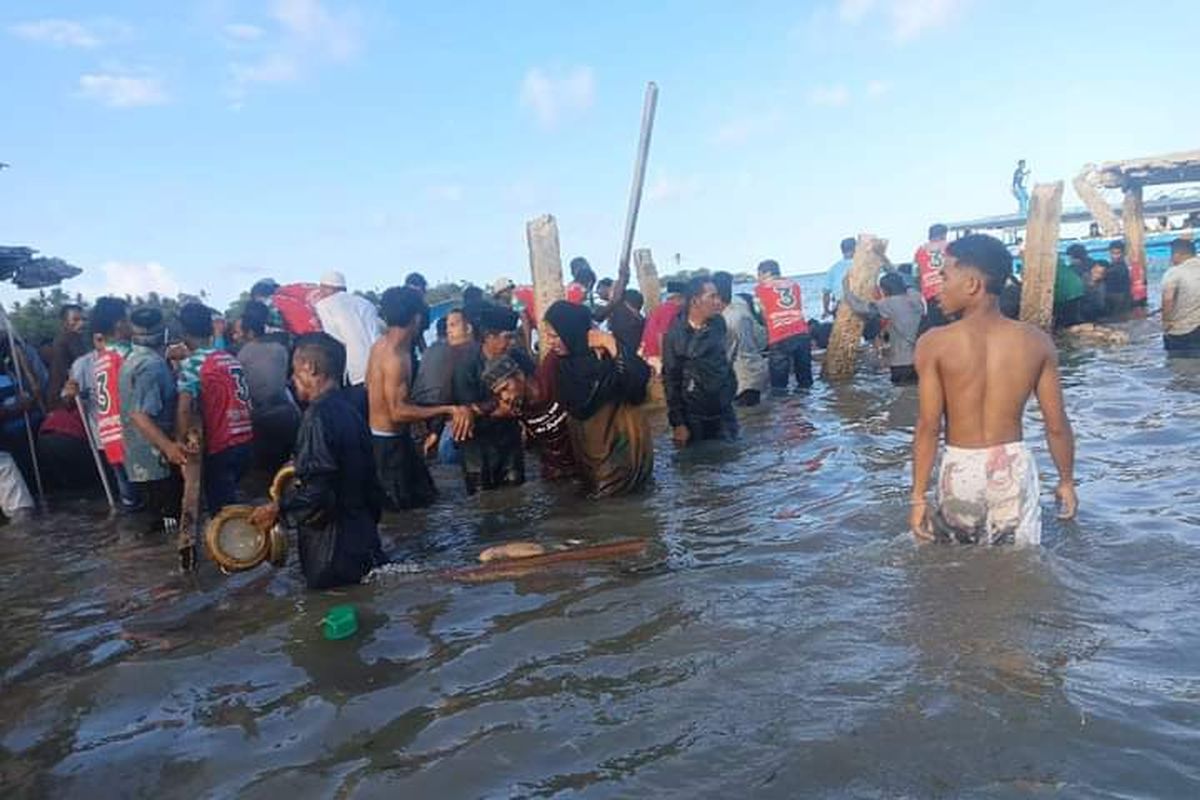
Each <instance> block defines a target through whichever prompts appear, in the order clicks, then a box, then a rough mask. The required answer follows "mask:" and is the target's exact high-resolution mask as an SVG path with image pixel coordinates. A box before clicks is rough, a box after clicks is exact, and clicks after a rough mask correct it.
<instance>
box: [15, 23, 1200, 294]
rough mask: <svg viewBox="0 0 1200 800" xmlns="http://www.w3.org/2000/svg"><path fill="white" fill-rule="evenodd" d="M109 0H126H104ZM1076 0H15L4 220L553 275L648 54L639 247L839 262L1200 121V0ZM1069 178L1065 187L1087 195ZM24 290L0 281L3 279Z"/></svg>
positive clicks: (328, 262)
mask: <svg viewBox="0 0 1200 800" xmlns="http://www.w3.org/2000/svg"><path fill="white" fill-rule="evenodd" d="M101 5H103V8H102V9H101ZM1131 13H1132V12H1131V11H1130V10H1129V8H1128V7H1122V6H1120V4H1115V3H1113V4H1110V3H1096V2H1076V1H1075V0H1056V1H1055V2H1053V3H1036V4H1035V3H1012V2H993V1H991V0H829V1H828V2H824V3H816V4H804V3H795V2H792V3H770V2H746V3H729V2H665V3H651V2H605V3H599V2H595V3H593V2H586V3H585V2H577V3H562V2H554V3H550V2H547V3H533V2H529V3H522V2H513V3H483V2H478V3H475V2H471V3H467V2H460V3H454V4H436V3H419V4H418V3H404V4H402V3H394V2H383V0H345V1H344V2H343V1H342V0H175V1H174V2H170V3H162V2H149V1H144V2H134V1H133V0H129V1H127V2H108V3H104V4H99V3H95V2H79V1H76V2H51V1H46V2H37V3H5V4H3V6H0V43H2V46H0V101H2V103H3V106H2V107H3V108H4V120H3V123H2V124H0V161H4V162H9V163H11V165H12V166H11V168H10V169H7V170H4V171H0V243H3V244H26V245H29V246H33V247H36V248H39V249H40V250H42V251H43V252H44V253H45V254H48V255H57V256H61V257H63V258H66V259H68V260H69V261H71V262H73V263H75V264H77V265H79V266H81V267H83V268H84V270H85V273H84V275H82V276H81V277H80V278H77V279H75V280H73V281H70V282H68V284H67V288H68V289H70V290H72V291H74V290H79V291H83V292H84V293H86V294H89V295H94V294H97V293H99V292H102V291H106V290H108V291H118V292H126V291H139V290H140V291H145V290H149V289H158V290H160V291H166V292H174V291H180V290H182V291H187V292H195V291H197V290H198V289H200V288H206V289H208V291H209V294H210V296H211V297H212V298H213V300H214V304H217V305H221V304H223V303H224V302H226V301H228V300H230V299H232V298H233V297H235V296H236V295H237V293H238V292H239V291H241V290H242V289H244V288H247V287H248V286H249V285H250V284H251V283H252V282H253V281H254V280H256V279H257V278H259V277H263V276H267V275H270V276H273V277H275V278H277V279H279V280H280V281H283V282H287V281H292V280H313V279H315V278H316V277H317V276H318V275H319V274H320V273H321V272H322V271H324V270H325V269H330V268H337V269H341V270H343V271H344V272H345V273H346V274H347V276H348V278H349V280H350V283H351V288H372V287H386V286H388V285H391V284H394V283H399V282H400V281H401V280H402V279H403V276H404V275H405V274H406V273H407V272H409V271H411V270H420V271H422V272H424V273H425V274H426V275H427V276H428V277H429V278H430V279H431V280H439V279H443V278H447V279H466V280H471V281H475V282H477V283H482V282H484V281H490V280H491V279H493V278H495V277H497V276H499V275H506V276H509V277H512V278H514V279H516V280H518V281H522V282H523V281H527V280H528V271H529V270H528V256H527V251H526V247H525V240H524V230H525V229H524V223H525V221H526V220H528V219H530V218H532V217H534V216H536V215H538V214H541V213H547V212H549V213H553V214H554V215H555V216H556V217H557V218H558V220H559V229H560V233H561V237H562V247H563V255H564V260H565V259H567V258H569V257H571V256H573V255H578V254H582V255H586V256H587V257H588V258H589V259H590V260H591V261H592V263H593V265H595V266H597V268H598V271H599V272H600V274H601V275H604V274H611V273H612V272H614V270H615V267H614V266H613V265H614V264H615V260H616V256H617V252H618V250H619V247H620V237H621V232H622V226H623V219H624V211H625V205H626V201H627V195H628V187H629V179H630V173H631V167H632V159H633V154H634V148H635V145H636V139H637V127H638V122H639V116H640V111H641V102H642V93H643V90H644V86H645V83H646V81H648V80H654V81H656V82H658V84H659V86H660V87H661V96H660V100H659V112H658V121H657V126H656V129H655V135H654V142H653V147H652V150H651V156H650V168H649V173H648V176H647V190H646V197H645V200H644V203H643V208H642V215H641V221H640V225H639V230H638V237H637V244H638V246H647V247H650V248H652V249H653V251H654V254H655V257H656V260H657V261H658V263H659V264H660V268H662V269H669V268H670V267H671V261H672V254H674V253H679V254H680V255H681V263H682V265H683V266H685V267H691V268H695V267H702V266H703V267H709V268H712V269H731V270H744V269H749V268H751V267H752V266H753V265H754V264H755V263H757V261H758V260H760V259H762V258H766V257H774V258H777V259H778V260H779V261H780V262H781V263H782V264H783V265H784V268H785V269H786V270H788V271H790V272H794V273H804V272H814V271H819V270H821V269H824V268H825V267H826V266H828V264H829V263H830V262H831V261H833V260H834V259H835V258H836V255H837V253H836V250H837V242H838V240H839V239H840V238H841V237H843V236H844V235H853V234H855V233H858V232H860V231H870V232H873V233H876V234H878V235H881V236H884V237H886V238H888V239H889V240H890V241H891V247H890V250H889V252H890V253H891V255H892V257H893V258H894V259H896V260H905V259H907V258H908V257H909V256H910V255H911V253H912V250H913V248H914V247H915V246H916V245H917V244H918V243H919V242H920V241H921V240H922V239H923V234H924V231H925V228H926V227H927V226H928V225H929V224H930V223H931V222H933V221H938V220H952V219H956V218H957V219H962V218H969V217H973V216H980V215H986V214H994V213H1006V212H1008V211H1010V210H1012V208H1013V206H1014V202H1013V201H1012V199H1011V197H1010V196H1009V194H1008V181H1009V176H1010V174H1011V171H1012V168H1013V164H1014V162H1015V160H1016V158H1018V157H1022V156H1023V157H1025V158H1027V159H1028V160H1029V163H1030V166H1031V168H1032V170H1033V179H1034V180H1035V181H1037V180H1052V179H1058V178H1066V179H1068V180H1069V179H1070V177H1072V176H1073V175H1074V174H1075V173H1076V172H1077V171H1078V170H1079V168H1080V167H1081V166H1082V165H1083V164H1084V163H1086V162H1089V161H1102V160H1110V159H1120V158H1131V157H1137V156H1143V155H1152V154H1155V153H1160V152H1169V151H1174V150H1182V149H1191V148H1194V147H1196V146H1197V145H1198V144H1200V104H1197V103H1195V102H1194V101H1193V99H1192V93H1193V89H1192V84H1193V83H1194V81H1193V80H1192V79H1193V77H1194V74H1195V69H1194V67H1195V55H1194V54H1195V48H1196V44H1195V41H1196V38H1195V37H1196V34H1197V30H1200V6H1198V5H1197V4H1196V3H1194V2H1172V1H1170V0H1168V1H1167V2H1159V3H1156V4H1154V6H1153V16H1154V20H1152V21H1146V24H1145V25H1139V26H1138V28H1137V29H1136V30H1135V29H1134V26H1133V25H1132V24H1131V23H1132V22H1133V21H1134V20H1133V19H1132V18H1131ZM1074 202H1075V200H1074V197H1073V195H1071V194H1070V193H1069V190H1068V198H1067V203H1068V204H1074ZM14 296H17V293H16V291H15V290H12V289H5V290H3V291H0V300H5V301H7V300H10V299H12V298H13V297H14Z"/></svg>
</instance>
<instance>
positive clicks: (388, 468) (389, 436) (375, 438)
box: [371, 425, 437, 511]
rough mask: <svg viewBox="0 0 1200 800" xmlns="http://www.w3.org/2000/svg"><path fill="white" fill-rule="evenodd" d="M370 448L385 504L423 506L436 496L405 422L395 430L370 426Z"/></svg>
mask: <svg viewBox="0 0 1200 800" xmlns="http://www.w3.org/2000/svg"><path fill="white" fill-rule="evenodd" d="M371 452H372V454H373V455H374V461H375V476H376V477H377V478H378V479H379V484H380V486H381V487H382V489H383V495H384V507H385V508H387V509H388V510H390V511H402V510H406V509H410V508H424V507H425V506H427V505H429V504H430V503H432V502H433V501H434V500H435V499H437V489H436V487H434V485H433V478H432V477H431V476H430V474H429V467H428V466H426V464H425V459H424V457H423V456H422V455H421V452H420V450H418V448H417V445H416V442H414V441H413V437H412V431H411V430H410V427H409V426H408V425H403V426H401V427H400V430H398V431H396V432H394V433H381V432H379V431H375V430H372V431H371Z"/></svg>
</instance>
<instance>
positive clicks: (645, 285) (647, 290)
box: [633, 248, 662, 316]
mask: <svg viewBox="0 0 1200 800" xmlns="http://www.w3.org/2000/svg"><path fill="white" fill-rule="evenodd" d="M633 263H634V266H635V267H636V268H637V279H638V286H640V287H641V289H642V298H643V299H644V301H645V303H644V305H643V306H642V313H643V314H645V315H646V316H649V315H650V312H651V311H653V310H654V309H656V308H658V305H659V303H661V302H662V283H660V282H659V280H658V268H657V267H655V266H654V258H653V257H652V256H651V255H650V250H649V249H648V248H641V249H639V250H634V251H633Z"/></svg>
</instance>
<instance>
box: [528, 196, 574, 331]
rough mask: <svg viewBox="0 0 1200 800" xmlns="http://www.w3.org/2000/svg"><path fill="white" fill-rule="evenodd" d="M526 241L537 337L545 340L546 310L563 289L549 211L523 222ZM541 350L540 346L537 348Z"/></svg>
mask: <svg viewBox="0 0 1200 800" xmlns="http://www.w3.org/2000/svg"><path fill="white" fill-rule="evenodd" d="M525 238H526V240H527V241H528V242H529V269H530V272H532V273H533V300H534V306H535V307H536V311H537V324H538V338H539V339H540V340H541V341H545V340H546V329H545V326H546V323H545V318H546V309H548V308H550V306H552V305H553V304H554V303H555V302H557V301H558V300H562V299H563V298H564V296H565V293H564V291H563V276H562V253H561V252H560V251H559V247H558V223H557V222H556V221H555V219H554V216H553V215H552V214H543V215H542V216H540V217H537V218H536V219H531V220H529V222H527V223H525ZM538 349H539V351H541V348H538Z"/></svg>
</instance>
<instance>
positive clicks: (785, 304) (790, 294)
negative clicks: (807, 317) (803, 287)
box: [775, 286, 796, 308]
mask: <svg viewBox="0 0 1200 800" xmlns="http://www.w3.org/2000/svg"><path fill="white" fill-rule="evenodd" d="M792 289H793V287H791V286H777V287H775V296H776V297H777V298H779V307H780V308H791V307H793V306H794V305H796V293H795V292H794V291H792Z"/></svg>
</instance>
